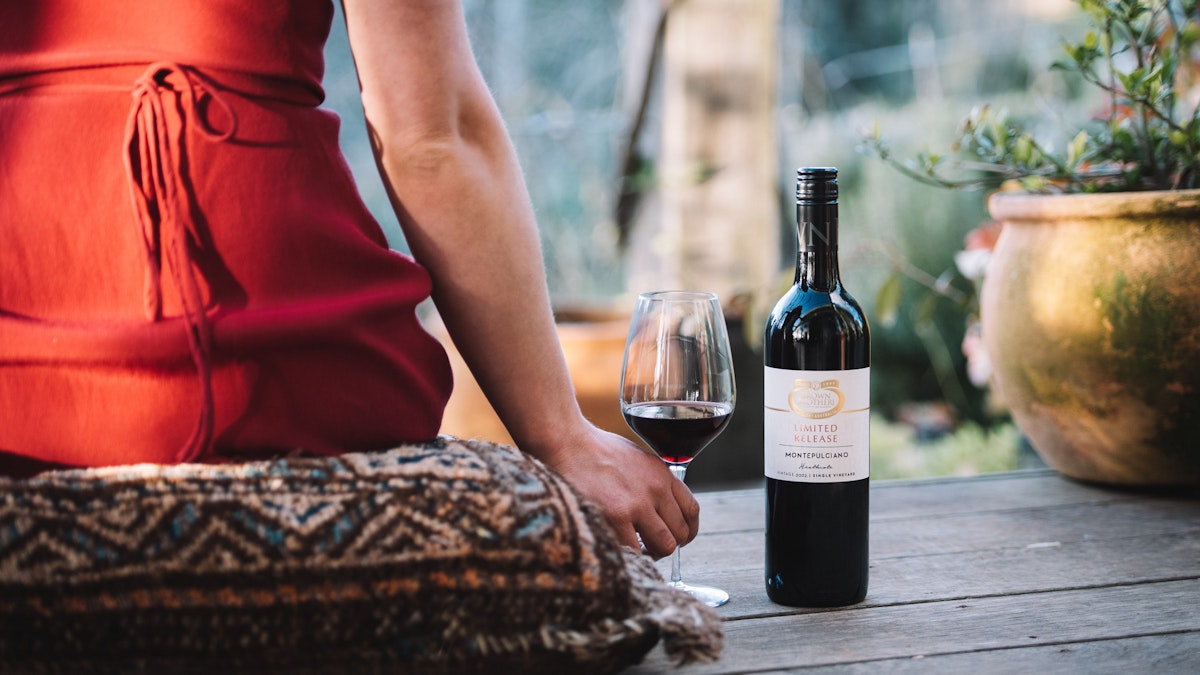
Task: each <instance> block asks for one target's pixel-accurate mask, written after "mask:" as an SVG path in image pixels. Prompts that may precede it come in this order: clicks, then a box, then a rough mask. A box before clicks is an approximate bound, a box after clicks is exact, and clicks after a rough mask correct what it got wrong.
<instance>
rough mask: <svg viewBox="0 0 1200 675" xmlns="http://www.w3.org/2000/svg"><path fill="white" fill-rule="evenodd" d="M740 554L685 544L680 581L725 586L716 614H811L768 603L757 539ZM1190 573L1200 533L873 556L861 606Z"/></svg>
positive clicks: (1199, 555)
mask: <svg viewBox="0 0 1200 675" xmlns="http://www.w3.org/2000/svg"><path fill="white" fill-rule="evenodd" d="M689 548H690V547H689ZM731 548H732V547H731ZM747 548H748V547H747ZM745 555H746V556H748V557H752V558H754V559H755V562H754V564H752V565H748V566H744V567H742V568H740V569H736V570H729V569H726V568H723V567H722V566H720V565H719V564H718V565H712V564H710V562H711V561H710V560H706V559H705V558H702V557H700V556H689V554H688V549H684V551H683V576H684V579H685V580H687V581H691V582H694V583H703V584H709V585H715V586H719V587H721V588H724V589H725V590H726V591H728V592H729V594H730V597H731V600H730V602H729V604H727V605H726V606H724V607H722V608H720V609H719V610H718V611H719V612H720V613H721V615H722V616H723V617H725V618H729V619H736V618H741V617H754V616H771V615H781V614H788V613H804V612H812V611H817V610H810V609H803V608H791V607H784V606H781V605H776V604H775V603H772V602H771V601H770V600H768V599H767V596H766V591H765V589H764V586H763V576H762V563H761V544H759V545H758V547H757V549H756V550H754V551H753V552H749V551H748V552H747V553H746V554H745ZM661 564H662V563H660V565H661ZM660 569H661V568H660ZM667 573H668V572H664V576H666V574H667ZM1197 578H1200V531H1193V533H1192V535H1191V536H1173V535H1171V536H1159V535H1151V536H1144V537H1128V538H1122V539H1112V540H1086V541H1079V542H1074V543H1064V544H1059V545H1057V546H1045V547H1014V548H1008V549H996V550H979V551H965V552H959V553H954V554H947V555H928V556H907V557H898V558H890V559H885V560H873V561H872V563H871V569H870V590H869V591H868V593H867V598H866V600H865V601H864V603H863V604H864V606H880V605H890V604H906V603H914V602H926V601H930V600H948V599H955V598H968V597H984V596H994V595H1005V594H1028V593H1037V592H1044V591H1049V590H1055V589H1061V588H1087V587H1100V586H1115V585H1120V584H1129V583H1144V582H1153V581H1168V580H1176V579H1197Z"/></svg>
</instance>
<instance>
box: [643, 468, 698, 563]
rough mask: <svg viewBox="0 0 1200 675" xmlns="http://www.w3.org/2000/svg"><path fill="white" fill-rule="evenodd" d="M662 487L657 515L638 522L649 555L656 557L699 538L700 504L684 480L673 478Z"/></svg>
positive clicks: (668, 553)
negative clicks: (697, 536) (697, 534)
mask: <svg viewBox="0 0 1200 675" xmlns="http://www.w3.org/2000/svg"><path fill="white" fill-rule="evenodd" d="M668 480H669V482H668V483H667V484H666V485H663V486H662V487H661V490H660V492H659V493H658V494H659V495H661V497H660V498H659V500H658V503H657V504H656V510H655V512H654V513H651V514H649V515H648V516H647V517H646V518H645V519H643V520H640V521H639V522H637V523H635V526H636V527H637V530H638V532H639V534H641V537H642V543H643V544H644V545H645V547H646V552H647V553H649V554H650V555H652V556H654V557H655V558H661V557H663V556H667V555H670V554H671V553H672V552H674V551H675V548H676V547H678V546H683V545H685V544H687V543H688V542H690V541H692V539H694V538H695V537H696V533H697V532H698V531H699V528H700V504H699V503H698V502H697V501H696V498H695V497H694V496H693V495H692V492H691V490H689V489H688V488H687V486H686V485H684V484H683V482H682V481H679V480H677V479H675V478H674V477H670V478H669V479H668Z"/></svg>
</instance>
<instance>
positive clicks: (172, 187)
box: [125, 62, 237, 462]
mask: <svg viewBox="0 0 1200 675" xmlns="http://www.w3.org/2000/svg"><path fill="white" fill-rule="evenodd" d="M172 75H175V77H171V82H168V81H167V78H168V77H170V76H172ZM174 82H178V83H179V85H178V86H179V87H181V89H178V90H177V89H176V88H175V86H173V84H172V83H174ZM206 85H207V86H206ZM216 90H217V88H216V87H215V86H213V85H210V84H208V83H207V81H206V80H205V79H204V78H203V77H202V76H200V75H199V74H198V73H196V72H195V71H194V70H192V69H190V68H186V67H184V66H181V65H179V64H175V63H166V62H159V63H153V64H151V65H150V66H149V67H148V68H147V69H146V71H145V72H144V73H143V74H142V76H141V77H140V78H138V80H137V81H136V82H135V83H134V87H133V109H132V111H131V112H130V115H129V121H128V123H127V125H126V128H125V147H126V149H127V152H126V155H125V172H126V177H127V178H128V183H129V192H130V196H131V198H132V201H133V209H134V212H135V214H136V216H137V218H136V219H137V224H138V229H139V233H138V234H139V235H140V239H141V242H142V247H143V252H144V254H145V263H146V274H145V282H144V295H143V306H144V310H145V314H146V319H147V320H148V321H152V322H153V321H158V320H160V319H162V313H163V298H162V295H163V293H162V265H163V262H164V261H165V264H166V269H167V272H168V273H169V274H170V275H171V279H172V280H173V281H174V282H175V286H176V288H178V289H179V295H180V301H181V305H182V308H183V318H184V320H185V321H186V324H187V339H188V347H189V349H190V350H191V354H192V362H193V364H194V365H195V368H196V374H197V376H198V378H199V382H200V396H201V403H200V412H199V418H198V419H197V420H196V427H195V429H194V430H193V431H192V435H191V437H190V438H189V439H188V442H187V444H186V445H185V446H184V447H183V448H182V449H181V450H180V451H179V454H178V455H177V460H178V461H179V462H188V461H191V460H194V459H195V458H196V457H198V456H199V455H200V454H201V453H203V452H205V451H206V450H207V449H208V448H209V446H210V444H211V443H212V435H213V415H214V405H213V392H212V326H211V324H210V323H209V319H208V315H207V314H206V312H205V305H204V294H203V292H202V290H201V285H200V280H199V278H198V275H199V274H200V272H199V270H198V268H197V267H196V265H195V264H194V263H193V261H192V246H193V245H195V244H194V242H197V241H198V237H197V233H196V232H195V231H194V230H195V224H194V223H192V222H191V218H190V217H189V215H188V208H189V205H188V201H187V186H186V184H185V183H184V182H183V178H182V177H181V176H180V175H179V173H178V170H177V169H178V167H179V164H178V160H179V156H180V150H181V149H182V145H183V144H184V143H186V140H187V135H188V129H189V127H191V126H198V127H199V129H200V130H201V131H202V132H203V133H204V135H205V136H207V137H208V138H209V139H210V140H213V141H215V142H221V141H225V140H228V139H230V138H232V137H233V135H234V132H235V131H236V130H237V125H236V118H235V117H234V114H233V109H232V108H230V107H229V104H228V103H227V102H226V101H223V100H222V99H221V98H220V96H218V95H217V93H216ZM176 93H178V94H179V96H178V101H179V106H180V110H181V115H182V118H181V124H180V129H179V133H178V136H177V137H175V138H172V136H171V134H170V130H169V128H168V125H167V116H166V112H167V108H166V106H167V100H165V99H167V98H169V95H170V94H176ZM201 94H207V95H208V96H209V98H210V99H211V100H212V101H214V102H216V103H217V104H218V105H220V106H221V108H223V109H224V110H225V112H226V113H227V114H228V118H229V128H228V129H226V130H225V131H220V132H219V131H215V130H213V129H211V128H210V127H209V126H208V125H207V124H206V123H205V120H204V117H203V111H202V110H201V109H200V95H201Z"/></svg>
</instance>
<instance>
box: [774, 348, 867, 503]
mask: <svg viewBox="0 0 1200 675" xmlns="http://www.w3.org/2000/svg"><path fill="white" fill-rule="evenodd" d="M763 378H764V383H765V391H764V399H763V401H764V404H765V407H766V410H765V411H764V422H765V434H764V435H765V439H764V440H765V444H764V449H765V453H766V454H765V457H764V466H763V473H764V474H765V475H766V477H767V478H774V479H776V480H786V481H791V482H794V483H844V482H849V481H855V480H862V479H863V478H866V477H868V476H869V475H870V466H871V453H870V446H871V430H870V413H871V369H870V368H858V369H856V370H787V369H783V368H771V367H770V366H767V367H766V368H765V371H764V374H763Z"/></svg>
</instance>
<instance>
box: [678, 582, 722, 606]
mask: <svg viewBox="0 0 1200 675" xmlns="http://www.w3.org/2000/svg"><path fill="white" fill-rule="evenodd" d="M671 586H672V587H673V588H678V589H679V590H681V591H685V592H687V593H688V594H689V595H691V596H692V597H693V598H696V599H697V600H699V601H700V602H703V603H704V604H706V605H708V606H709V607H720V606H721V605H723V604H725V603H727V602H729V594H728V593H726V592H725V591H723V590H721V589H719V588H713V587H711V586H693V585H691V584H685V583H683V582H682V581H677V582H674V583H672V584H671Z"/></svg>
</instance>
